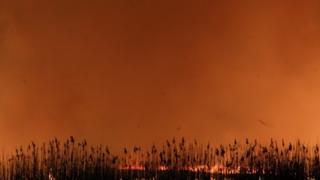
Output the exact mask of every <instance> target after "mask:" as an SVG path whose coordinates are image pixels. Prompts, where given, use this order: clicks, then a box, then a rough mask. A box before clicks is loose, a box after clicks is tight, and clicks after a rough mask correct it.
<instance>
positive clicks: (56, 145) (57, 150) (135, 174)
mask: <svg viewBox="0 0 320 180" xmlns="http://www.w3.org/2000/svg"><path fill="white" fill-rule="evenodd" d="M153 178H154V179H223V178H230V179H307V178H314V179H320V159H319V146H318V145H317V144H316V145H314V146H310V147H309V146H306V145H304V144H302V143H301V142H300V141H299V140H298V141H296V142H295V143H291V142H289V143H285V142H284V140H282V141H281V142H280V143H279V142H277V141H275V140H273V139H271V140H270V143H268V145H265V144H260V143H258V141H257V140H254V141H252V142H250V141H249V140H248V139H246V140H245V141H244V142H243V143H241V142H240V141H237V140H234V142H233V143H230V144H226V145H223V144H221V145H219V146H216V147H215V146H212V145H211V144H206V145H203V144H199V143H198V142H197V141H193V142H187V141H186V140H185V139H184V138H181V139H179V140H176V139H175V138H173V139H172V140H167V141H166V142H165V143H164V144H163V145H162V146H161V147H156V146H155V145H152V146H151V147H150V148H149V149H146V150H143V149H142V148H141V147H139V146H134V147H133V148H131V149H129V148H124V149H123V152H122V153H120V154H118V155H115V154H112V153H111V152H110V150H109V149H108V147H107V146H102V145H100V146H95V147H89V146H88V144H87V142H86V140H83V141H80V142H76V140H75V139H74V137H72V136H71V137H70V138H68V139H67V140H66V141H65V142H63V143H61V142H60V141H59V140H58V139H56V138H55V139H53V140H50V141H49V142H48V143H43V144H41V145H40V146H38V145H36V144H35V143H33V142H32V143H30V145H28V146H27V147H26V148H23V147H20V148H18V149H16V151H15V153H14V154H13V155H10V156H8V157H3V158H2V159H1V161H0V179H5V180H7V179H10V180H45V179H51V180H53V179H57V180H60V179H64V180H89V179H90V180H95V179H153Z"/></svg>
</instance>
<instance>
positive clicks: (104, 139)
mask: <svg viewBox="0 0 320 180" xmlns="http://www.w3.org/2000/svg"><path fill="white" fill-rule="evenodd" d="M319 59H320V2H319V1H308V0H304V1H295V0H290V1H284V0H283V1H279V0H277V1H276V0H274V1H272V0H268V1H267V0H266V1H253V0H252V1H249V0H244V1H238V0H234V1H232V0H231V1H219V0H201V1H199V0H183V1H182V0H177V1H172V0H108V1H105V0H94V1H84V0H79V1H72V2H71V1H65V0H55V1H43V0H31V1H26V0H19V1H10V0H2V1H0V124H1V125H0V142H1V146H3V147H8V146H12V145H13V146H15V145H18V144H24V143H27V142H29V141H30V140H31V139H34V140H36V141H44V140H47V139H49V138H51V137H53V136H57V137H67V136H69V135H74V136H76V137H78V138H87V139H88V140H89V141H90V142H92V143H104V144H109V145H110V146H112V147H113V148H114V149H118V148H120V147H123V146H125V145H132V144H145V145H147V144H150V143H152V142H162V141H164V140H165V139H166V138H168V137H170V138H171V137H172V136H182V135H183V136H186V137H188V138H197V139H200V140H201V141H204V142H206V141H208V140H210V141H211V142H225V141H229V140H231V139H233V138H235V137H236V138H240V139H241V138H244V137H250V138H258V139H266V138H269V137H275V138H280V137H283V138H286V139H295V138H298V137H299V138H302V139H303V140H304V141H307V142H310V141H317V140H318V137H319V133H320V120H319V118H320V109H319V107H320V94H319V92H320V60H319Z"/></svg>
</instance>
